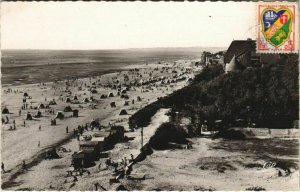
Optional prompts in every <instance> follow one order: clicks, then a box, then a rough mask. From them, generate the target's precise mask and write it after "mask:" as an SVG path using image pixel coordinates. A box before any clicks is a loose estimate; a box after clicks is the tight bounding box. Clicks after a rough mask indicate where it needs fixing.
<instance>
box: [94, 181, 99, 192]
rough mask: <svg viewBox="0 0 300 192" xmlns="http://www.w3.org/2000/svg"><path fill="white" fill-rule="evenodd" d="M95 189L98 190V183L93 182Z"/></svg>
mask: <svg viewBox="0 0 300 192" xmlns="http://www.w3.org/2000/svg"><path fill="white" fill-rule="evenodd" d="M94 185H95V191H98V183H95V184H94Z"/></svg>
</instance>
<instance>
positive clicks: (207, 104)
mask: <svg viewBox="0 0 300 192" xmlns="http://www.w3.org/2000/svg"><path fill="white" fill-rule="evenodd" d="M289 61H290V62H289V64H287V65H279V64H277V63H274V64H272V65H267V66H259V67H248V68H247V69H245V70H244V71H241V72H232V73H228V74H225V73H224V71H223V67H222V66H221V65H213V66H209V67H206V68H204V69H203V71H202V72H201V73H200V74H199V75H197V76H196V77H195V78H194V80H193V82H192V83H191V84H190V85H189V86H187V87H185V88H183V89H181V90H179V91H177V92H174V93H173V94H172V95H170V96H168V97H165V98H162V99H159V100H158V101H157V102H155V103H153V104H151V105H149V106H147V107H146V108H144V109H142V110H141V111H138V112H137V113H136V114H134V115H133V116H132V118H130V125H131V126H132V125H135V124H136V125H137V126H144V125H145V124H147V119H149V117H148V116H151V114H154V113H155V112H156V110H157V109H158V108H160V107H172V108H173V112H175V111H179V112H184V113H185V114H189V115H190V116H192V117H193V118H194V117H197V118H198V119H199V120H200V123H201V122H204V121H205V120H207V121H208V124H209V125H210V126H214V122H215V120H222V121H223V126H224V127H230V126H234V125H236V124H237V120H239V123H240V125H241V126H247V125H248V124H252V126H254V127H272V128H288V127H292V126H293V122H294V121H295V120H297V119H298V111H299V105H298V100H299V95H298V55H289ZM141 119H146V120H145V121H141Z"/></svg>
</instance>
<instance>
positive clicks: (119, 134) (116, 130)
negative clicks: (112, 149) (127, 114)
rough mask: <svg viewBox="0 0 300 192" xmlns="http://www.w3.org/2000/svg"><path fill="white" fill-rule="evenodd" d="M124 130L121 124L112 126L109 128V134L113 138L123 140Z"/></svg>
mask: <svg viewBox="0 0 300 192" xmlns="http://www.w3.org/2000/svg"><path fill="white" fill-rule="evenodd" d="M124 132H125V128H124V127H123V126H112V127H111V129H110V136H111V137H112V138H114V140H115V141H116V142H117V141H122V140H124Z"/></svg>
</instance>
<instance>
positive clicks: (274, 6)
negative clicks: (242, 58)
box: [257, 2, 298, 53]
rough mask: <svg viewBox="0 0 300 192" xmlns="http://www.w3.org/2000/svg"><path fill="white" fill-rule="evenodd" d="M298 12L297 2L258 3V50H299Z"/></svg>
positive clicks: (279, 51)
mask: <svg viewBox="0 0 300 192" xmlns="http://www.w3.org/2000/svg"><path fill="white" fill-rule="evenodd" d="M296 13H297V4H296V3H282V2H280V3H267V2H260V3H258V13H257V14H258V20H257V22H258V23H257V29H258V30H257V52H259V53H294V52H297V51H298V38H297V37H298V33H297V22H298V21H297V16H296V15H297V14H296Z"/></svg>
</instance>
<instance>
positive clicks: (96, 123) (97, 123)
mask: <svg viewBox="0 0 300 192" xmlns="http://www.w3.org/2000/svg"><path fill="white" fill-rule="evenodd" d="M90 126H91V127H100V123H99V122H98V121H96V120H92V121H91V123H90Z"/></svg>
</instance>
